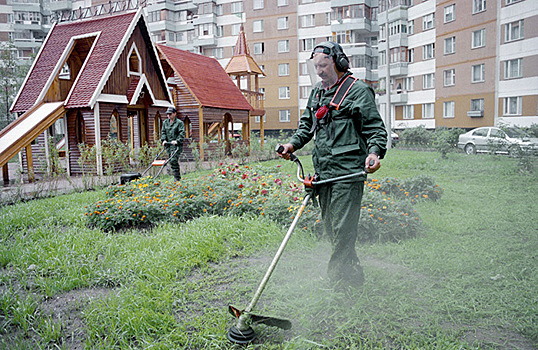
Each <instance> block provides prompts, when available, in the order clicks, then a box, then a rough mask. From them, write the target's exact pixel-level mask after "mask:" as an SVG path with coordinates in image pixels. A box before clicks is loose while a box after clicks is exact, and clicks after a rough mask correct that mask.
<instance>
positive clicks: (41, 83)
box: [12, 12, 137, 112]
mask: <svg viewBox="0 0 538 350" xmlns="http://www.w3.org/2000/svg"><path fill="white" fill-rule="evenodd" d="M136 14H137V13H136V12H128V13H124V14H120V15H116V16H111V17H102V18H96V19H90V20H82V21H76V22H68V23H60V24H57V25H55V26H54V27H53V28H52V29H51V32H50V33H49V35H48V37H47V40H46V42H45V43H44V46H43V47H42V48H41V52H40V54H39V56H38V57H37V58H36V62H35V63H34V65H33V69H32V71H31V72H30V74H29V75H28V78H27V80H26V82H25V84H24V86H23V87H22V90H21V92H20V94H19V96H18V98H17V100H16V101H15V104H14V105H13V109H12V111H13V112H24V111H26V110H28V109H29V108H30V107H32V106H33V105H34V104H35V103H36V102H38V101H37V99H38V97H39V95H40V94H41V91H42V90H43V89H44V88H45V84H46V82H47V80H48V78H49V77H50V76H51V74H52V73H53V70H54V67H55V66H56V64H57V63H58V61H59V60H60V58H61V55H62V53H63V52H64V50H65V48H66V46H67V44H68V43H69V40H70V39H71V38H72V37H74V36H78V35H83V34H88V33H95V32H100V34H99V36H98V37H97V39H96V40H97V42H95V43H94V48H93V51H92V52H91V55H90V56H89V57H87V58H86V65H85V67H84V70H83V71H81V72H80V73H79V79H78V81H77V84H76V85H75V86H74V87H73V88H72V91H71V95H70V97H69V100H68V101H66V107H67V108H74V107H86V106H88V105H89V103H90V99H91V97H92V96H93V94H94V92H95V89H96V88H97V87H98V86H99V82H100V80H101V79H102V78H103V75H104V73H105V71H106V69H107V67H108V66H109V65H110V64H113V63H114V64H115V62H111V61H112V57H113V56H114V54H115V52H116V50H117V48H118V46H119V45H120V43H121V42H122V39H123V38H124V36H125V35H126V33H127V30H128V28H129V25H130V24H131V22H132V21H133V18H134V17H135V16H136Z"/></svg>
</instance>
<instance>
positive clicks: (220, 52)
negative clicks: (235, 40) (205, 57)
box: [213, 47, 224, 60]
mask: <svg viewBox="0 0 538 350" xmlns="http://www.w3.org/2000/svg"><path fill="white" fill-rule="evenodd" d="M213 56H214V57H215V58H216V59H219V60H220V59H221V58H223V57H224V48H222V47H215V48H214V49H213Z"/></svg>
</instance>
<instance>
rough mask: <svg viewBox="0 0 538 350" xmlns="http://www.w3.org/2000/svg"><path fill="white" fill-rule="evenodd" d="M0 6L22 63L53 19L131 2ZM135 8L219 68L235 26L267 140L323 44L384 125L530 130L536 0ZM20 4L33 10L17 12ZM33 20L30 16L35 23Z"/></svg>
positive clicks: (301, 95)
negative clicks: (255, 74) (366, 93)
mask: <svg viewBox="0 0 538 350" xmlns="http://www.w3.org/2000/svg"><path fill="white" fill-rule="evenodd" d="M0 1H4V4H1V3H0V6H1V8H2V11H1V12H2V15H0V22H1V23H0V36H1V37H2V39H1V40H10V39H11V40H13V41H15V42H16V43H17V42H18V44H19V47H21V49H20V50H21V51H20V56H21V57H28V55H29V52H34V53H35V51H36V48H37V47H39V45H40V40H42V38H43V37H44V36H45V34H46V30H47V28H49V27H50V23H51V22H52V21H54V19H55V18H58V17H59V15H63V16H69V14H70V13H71V17H73V18H77V16H82V13H83V11H82V10H83V6H84V5H85V6H91V7H92V8H93V9H94V10H93V12H97V9H98V8H99V6H101V7H102V8H104V10H109V9H108V8H106V6H110V4H118V5H114V6H115V8H114V10H121V8H122V7H125V6H127V7H128V6H131V5H132V3H133V1H134V0H130V1H129V0H117V1H116V2H112V3H110V2H108V1H104V0H92V1H90V3H91V5H88V2H89V1H88V0H85V1H69V0H65V1H42V2H38V0H35V3H32V2H31V1H32V0H0ZM6 1H7V2H6ZM19 1H24V5H23V3H19ZM136 3H137V4H138V3H139V4H140V6H144V7H145V13H146V15H147V18H148V23H149V30H150V32H151V33H150V34H151V37H152V40H153V41H154V42H155V43H159V44H165V45H168V46H172V47H176V48H180V49H183V50H188V51H192V52H195V53H200V54H203V55H206V56H211V57H214V58H216V59H217V60H218V61H219V62H220V63H221V65H222V66H226V64H227V63H228V61H229V60H230V58H231V57H232V54H233V49H234V45H235V43H236V42H237V37H238V35H239V32H240V30H241V27H244V31H245V34H246V37H247V40H248V45H249V48H250V53H251V55H252V57H253V58H254V59H255V60H256V62H257V63H258V64H259V66H260V67H261V68H262V69H263V70H264V72H265V73H266V76H265V77H263V78H261V79H260V86H259V90H260V92H263V93H264V94H265V101H264V106H265V110H266V115H265V116H264V117H263V118H264V128H265V129H266V130H268V131H267V132H268V133H271V132H270V130H273V131H274V132H278V131H279V130H293V129H295V128H296V126H297V122H298V119H299V117H300V114H301V113H302V111H303V110H304V108H305V106H306V101H307V98H308V95H309V92H310V91H311V89H312V86H313V84H314V83H315V82H317V77H316V75H315V72H314V70H313V67H312V66H311V65H309V61H308V60H309V58H310V52H311V50H312V48H313V47H314V46H315V44H316V43H319V42H321V41H325V40H334V41H336V42H338V43H340V44H341V45H342V46H343V48H344V51H345V52H346V54H347V55H348V56H349V58H350V63H351V69H352V71H353V73H354V74H355V75H356V76H358V77H359V78H361V79H364V80H365V81H367V82H369V83H371V85H372V86H373V87H374V88H375V90H376V92H377V94H378V103H379V109H380V113H381V114H382V116H384V117H386V116H387V115H390V120H391V122H390V125H391V127H392V128H393V129H403V128H408V127H414V126H420V125H422V126H425V127H426V128H430V129H431V128H435V127H461V128H473V127H477V126H485V125H498V124H516V125H522V126H527V125H531V124H533V123H538V92H537V91H538V64H537V60H538V38H537V36H538V34H535V33H537V31H536V30H535V28H536V27H537V26H538V1H535V0H496V1H486V0H469V1H456V0H425V1H423V0H251V1H245V0H242V1H241V0H164V1H161V0H159V1H157V0H145V1H143V0H142V1H140V2H139V1H136ZM27 6H30V7H31V8H34V7H35V11H34V10H32V11H29V10H28V11H29V12H28V13H26V12H25V14H20V13H19V10H20V9H21V8H22V7H24V8H25V9H30V7H27ZM137 6H138V5H137ZM104 10H103V9H101V10H100V11H101V12H102V11H104ZM77 11H78V12H77ZM30 12H32V13H34V12H35V13H38V12H39V13H40V14H41V17H39V16H38V18H40V19H38V20H37V21H36V15H35V14H30ZM73 13H78V14H76V15H73ZM17 18H19V19H17ZM16 21H19V22H17V23H15V22H16ZM20 21H22V22H20ZM33 22H36V23H33ZM35 26H38V27H39V28H37V27H35ZM23 27H24V28H25V29H22V28H23ZM34 27H35V29H31V28H34ZM24 45H27V46H28V45H29V46H31V45H33V46H32V49H31V50H26V49H25V48H23V46H24ZM32 50H33V51H32ZM387 62H388V64H387ZM389 68H390V69H389ZM387 81H388V84H387ZM241 88H244V87H243V86H241ZM387 91H388V92H389V95H387V93H386V92H387ZM387 107H389V108H387ZM387 111H390V113H388V112H387ZM260 118H261V116H256V117H254V119H253V122H252V124H251V125H252V129H254V130H256V129H259V121H260Z"/></svg>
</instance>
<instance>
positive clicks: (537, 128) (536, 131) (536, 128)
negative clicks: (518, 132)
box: [524, 123, 538, 137]
mask: <svg viewBox="0 0 538 350" xmlns="http://www.w3.org/2000/svg"><path fill="white" fill-rule="evenodd" d="M524 129H525V131H526V132H527V133H528V134H529V135H530V136H531V137H538V124H535V123H533V124H531V126H529V127H527V128H524Z"/></svg>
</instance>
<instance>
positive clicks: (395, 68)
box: [379, 62, 409, 78]
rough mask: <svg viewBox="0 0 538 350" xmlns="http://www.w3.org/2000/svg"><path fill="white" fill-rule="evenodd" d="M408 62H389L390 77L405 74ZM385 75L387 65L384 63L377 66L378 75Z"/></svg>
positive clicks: (381, 76)
mask: <svg viewBox="0 0 538 350" xmlns="http://www.w3.org/2000/svg"><path fill="white" fill-rule="evenodd" d="M408 65H409V63H407V62H397V63H391V64H390V76H391V77H399V76H406V75H407V66H408ZM386 75H387V66H386V65H380V66H379V77H380V78H383V77H385V76H386Z"/></svg>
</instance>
